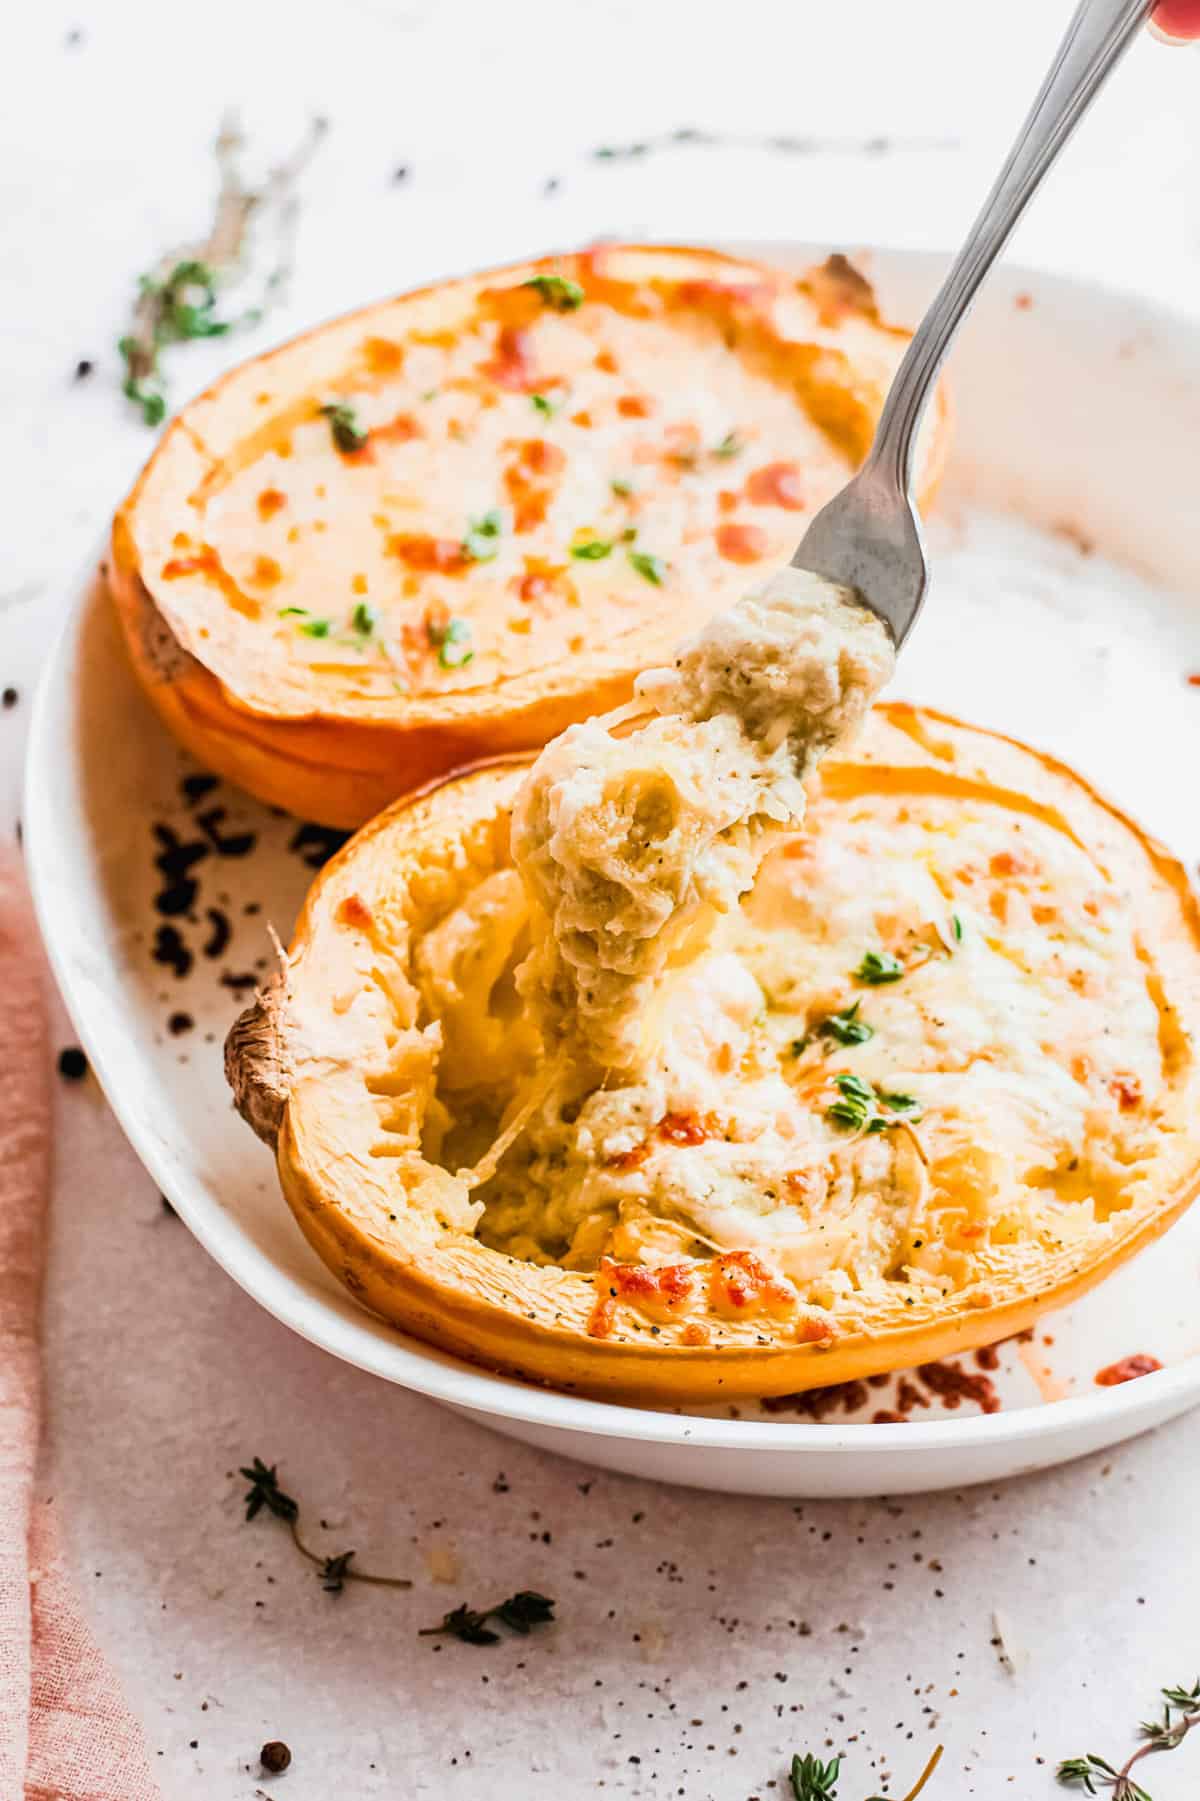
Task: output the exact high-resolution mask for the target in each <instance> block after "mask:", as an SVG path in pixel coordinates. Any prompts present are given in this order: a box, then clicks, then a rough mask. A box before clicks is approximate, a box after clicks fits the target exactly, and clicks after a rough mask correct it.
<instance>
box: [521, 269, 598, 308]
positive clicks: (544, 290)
mask: <svg viewBox="0 0 1200 1801" xmlns="http://www.w3.org/2000/svg"><path fill="white" fill-rule="evenodd" d="M522 286H523V287H526V288H535V289H536V290H537V292H538V293H539V294H540V295H541V297H542V299H543V300H544V301H545V302H546V305H547V306H551V307H553V308H554V311H555V312H556V313H573V312H574V311H575V310H576V308H577V307H581V306H582V305H583V302H584V299H585V298H586V296H585V295H584V292H583V289H582V288H581V287H580V285H579V283H578V282H577V281H572V280H571V279H570V278H569V276H566V275H534V276H532V277H531V278H530V280H529V281H527V282H523V283H522Z"/></svg>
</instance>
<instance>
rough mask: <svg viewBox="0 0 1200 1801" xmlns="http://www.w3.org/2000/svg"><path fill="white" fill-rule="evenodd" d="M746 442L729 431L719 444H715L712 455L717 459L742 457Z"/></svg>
mask: <svg viewBox="0 0 1200 1801" xmlns="http://www.w3.org/2000/svg"><path fill="white" fill-rule="evenodd" d="M745 448H746V445H745V441H744V440H743V439H742V438H739V437H738V434H737V433H736V432H735V431H727V432H726V433H725V436H724V437H723V438H722V439H721V442H720V443H719V444H714V445H713V449H712V453H713V455H714V456H715V457H726V458H728V457H735V456H740V455H741V453H742V451H743V450H745Z"/></svg>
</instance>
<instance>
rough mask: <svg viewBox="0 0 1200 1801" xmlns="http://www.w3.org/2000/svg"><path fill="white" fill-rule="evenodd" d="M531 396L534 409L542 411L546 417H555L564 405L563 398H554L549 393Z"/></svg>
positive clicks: (537, 411) (538, 411)
mask: <svg viewBox="0 0 1200 1801" xmlns="http://www.w3.org/2000/svg"><path fill="white" fill-rule="evenodd" d="M529 398H530V400H531V401H532V403H533V409H534V411H535V412H536V413H541V415H542V417H543V418H545V419H553V417H554V415H555V413H557V411H558V409H559V407H560V406H561V405H562V401H561V400H553V399H552V398H551V396H550V395H549V394H531V395H530V396H529Z"/></svg>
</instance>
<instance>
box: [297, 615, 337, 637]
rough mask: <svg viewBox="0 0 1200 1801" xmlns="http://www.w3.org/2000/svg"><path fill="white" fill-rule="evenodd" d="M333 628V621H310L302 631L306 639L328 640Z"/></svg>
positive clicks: (302, 627) (301, 628)
mask: <svg viewBox="0 0 1200 1801" xmlns="http://www.w3.org/2000/svg"><path fill="white" fill-rule="evenodd" d="M332 628H333V622H332V620H329V619H308V620H306V621H305V623H304V624H303V625H302V626H301V627H300V630H301V631H302V632H303V633H304V636H305V637H306V638H328V636H329V634H330V631H331V630H332Z"/></svg>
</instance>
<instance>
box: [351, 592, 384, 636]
mask: <svg viewBox="0 0 1200 1801" xmlns="http://www.w3.org/2000/svg"><path fill="white" fill-rule="evenodd" d="M378 624H379V615H378V614H377V613H376V611H375V609H374V607H373V606H371V605H370V603H369V602H368V601H365V600H360V601H359V603H358V605H357V606H356V607H355V609H354V611H353V613H351V615H350V628H351V630H352V631H355V632H357V633H358V635H359V637H360V638H369V637H370V636H371V633H372V632H373V631H374V630H375V627H376V626H377V625H378Z"/></svg>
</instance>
